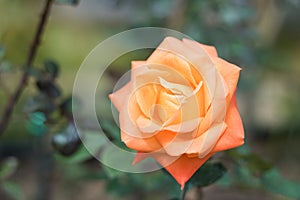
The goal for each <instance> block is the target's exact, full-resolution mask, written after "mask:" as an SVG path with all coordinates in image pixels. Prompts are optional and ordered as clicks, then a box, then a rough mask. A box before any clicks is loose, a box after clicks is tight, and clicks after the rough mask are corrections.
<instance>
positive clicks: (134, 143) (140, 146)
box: [121, 131, 162, 152]
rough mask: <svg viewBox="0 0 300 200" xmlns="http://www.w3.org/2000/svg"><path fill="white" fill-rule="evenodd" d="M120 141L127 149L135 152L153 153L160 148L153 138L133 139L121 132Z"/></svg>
mask: <svg viewBox="0 0 300 200" xmlns="http://www.w3.org/2000/svg"><path fill="white" fill-rule="evenodd" d="M121 140H122V141H123V142H124V143H125V144H126V146H127V147H128V148H130V149H133V150H137V151H143V152H154V151H158V150H160V149H161V148H162V147H161V145H160V144H159V143H158V141H157V140H156V138H155V137H149V138H135V137H133V136H131V135H128V134H126V133H124V132H122V131H121Z"/></svg>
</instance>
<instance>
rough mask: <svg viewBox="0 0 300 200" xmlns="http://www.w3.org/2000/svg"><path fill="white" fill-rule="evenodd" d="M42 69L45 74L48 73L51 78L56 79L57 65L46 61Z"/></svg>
mask: <svg viewBox="0 0 300 200" xmlns="http://www.w3.org/2000/svg"><path fill="white" fill-rule="evenodd" d="M44 68H45V70H46V72H47V73H49V74H50V75H51V76H52V77H53V78H56V77H57V76H58V73H59V65H58V64H57V63H56V62H55V61H52V60H46V61H45V63H44Z"/></svg>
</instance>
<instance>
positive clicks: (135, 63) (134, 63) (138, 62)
mask: <svg viewBox="0 0 300 200" xmlns="http://www.w3.org/2000/svg"><path fill="white" fill-rule="evenodd" d="M146 63H147V61H145V60H134V61H131V69H132V70H135V69H136V68H137V67H140V66H142V65H145V64H146Z"/></svg>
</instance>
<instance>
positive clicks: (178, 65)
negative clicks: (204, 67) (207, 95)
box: [147, 43, 199, 87]
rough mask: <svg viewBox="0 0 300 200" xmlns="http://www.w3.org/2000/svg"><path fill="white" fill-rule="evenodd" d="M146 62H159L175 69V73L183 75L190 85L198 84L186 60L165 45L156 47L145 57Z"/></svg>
mask: <svg viewBox="0 0 300 200" xmlns="http://www.w3.org/2000/svg"><path fill="white" fill-rule="evenodd" d="M162 44H163V43H162ZM147 62H148V63H153V64H154V63H159V64H161V65H165V66H168V67H170V68H171V69H172V70H175V71H176V72H177V73H179V74H181V75H182V76H183V77H184V80H186V81H188V82H189V84H190V85H191V86H194V87H196V86H197V84H198V82H197V80H196V79H195V76H194V74H193V73H192V70H191V67H190V64H189V63H188V61H186V60H185V59H183V58H182V57H180V56H178V55H175V54H174V53H173V52H170V49H168V48H166V47H163V48H160V47H158V49H156V50H155V51H154V52H153V54H152V55H151V56H150V57H149V58H148V59H147ZM198 78H199V75H198Z"/></svg>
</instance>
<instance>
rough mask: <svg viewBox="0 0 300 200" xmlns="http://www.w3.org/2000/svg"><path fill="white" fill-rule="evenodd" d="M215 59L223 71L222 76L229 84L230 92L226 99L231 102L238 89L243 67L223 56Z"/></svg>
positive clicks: (219, 69)
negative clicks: (224, 58)
mask: <svg viewBox="0 0 300 200" xmlns="http://www.w3.org/2000/svg"><path fill="white" fill-rule="evenodd" d="M214 60H215V62H216V67H217V69H218V71H219V72H220V73H221V75H222V77H223V78H224V80H225V82H226V84H227V87H228V90H229V94H228V95H227V97H226V100H227V102H228V104H229V102H230V100H231V98H232V96H233V94H234V92H235V90H236V85H237V82H238V79H239V75H240V71H241V68H239V67H237V66H236V65H234V64H231V63H229V62H227V61H226V60H223V59H221V58H214Z"/></svg>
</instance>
